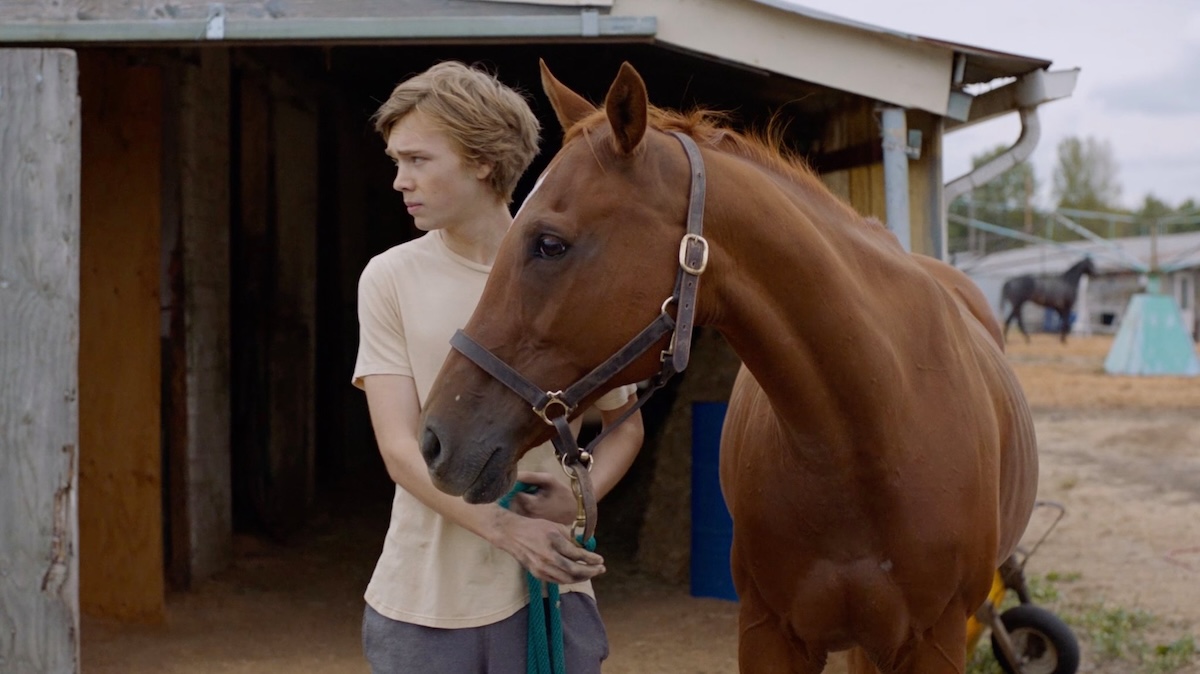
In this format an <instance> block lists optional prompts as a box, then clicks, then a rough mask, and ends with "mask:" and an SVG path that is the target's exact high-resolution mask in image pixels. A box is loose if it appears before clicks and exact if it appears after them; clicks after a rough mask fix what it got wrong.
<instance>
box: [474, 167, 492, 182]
mask: <svg viewBox="0 0 1200 674" xmlns="http://www.w3.org/2000/svg"><path fill="white" fill-rule="evenodd" d="M493 168H495V167H494V166H492V165H491V164H476V165H475V179H476V180H486V179H487V178H488V176H490V175H492V169H493Z"/></svg>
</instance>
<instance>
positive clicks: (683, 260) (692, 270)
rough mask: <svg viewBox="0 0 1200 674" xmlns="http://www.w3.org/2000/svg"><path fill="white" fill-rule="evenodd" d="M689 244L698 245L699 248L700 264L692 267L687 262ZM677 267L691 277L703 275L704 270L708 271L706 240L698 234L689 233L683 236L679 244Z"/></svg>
mask: <svg viewBox="0 0 1200 674" xmlns="http://www.w3.org/2000/svg"><path fill="white" fill-rule="evenodd" d="M691 243H698V244H700V246H701V251H700V264H699V265H696V266H692V264H691V263H690V262H688V245H689V244H691ZM679 266H680V268H682V269H683V270H684V271H685V272H687V273H689V274H691V275H692V276H699V275H701V274H703V273H704V270H705V269H708V240H707V239H705V238H704V237H703V236H700V235H699V234H693V233H691V232H688V233H687V234H684V235H683V239H682V240H681V241H680V242H679Z"/></svg>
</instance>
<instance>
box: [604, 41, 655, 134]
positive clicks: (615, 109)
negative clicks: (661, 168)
mask: <svg viewBox="0 0 1200 674" xmlns="http://www.w3.org/2000/svg"><path fill="white" fill-rule="evenodd" d="M649 105H650V103H649V101H648V100H647V96H646V83H645V82H643V81H642V76H641V75H639V74H638V72H637V71H636V70H634V69H633V66H631V65H629V62H628V61H626V62H625V63H622V64H621V71H620V72H619V73H617V79H615V80H613V83H612V86H611V87H609V89H608V95H607V96H605V97H604V112H605V113H606V114H607V115H608V123H609V124H611V125H612V129H613V136H614V137H615V138H616V140H617V148H618V149H620V150H621V152H623V153H625V154H629V153H630V152H633V149H634V148H636V147H637V146H638V143H641V142H642V137H643V136H645V135H646V123H647V108H648V107H649Z"/></svg>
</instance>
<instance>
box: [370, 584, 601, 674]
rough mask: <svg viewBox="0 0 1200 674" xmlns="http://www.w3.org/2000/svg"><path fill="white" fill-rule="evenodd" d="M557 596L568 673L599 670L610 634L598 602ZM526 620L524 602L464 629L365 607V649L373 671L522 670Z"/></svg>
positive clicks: (481, 673)
mask: <svg viewBox="0 0 1200 674" xmlns="http://www.w3.org/2000/svg"><path fill="white" fill-rule="evenodd" d="M560 600H561V602H562V603H561V606H562V626H563V651H564V655H565V656H566V662H567V674H599V672H600V662H601V661H602V660H604V659H605V658H607V657H608V635H607V634H605V632H604V623H603V622H601V621H600V612H599V611H598V610H597V609H596V602H595V601H594V600H593V599H592V598H591V597H589V596H587V595H586V594H583V593H582V592H567V593H565V594H563V595H561V597H560ZM528 624H529V607H528V606H526V607H525V608H523V609H521V610H520V611H518V612H517V613H515V614H514V615H512V616H510V617H509V618H506V619H504V620H501V621H500V622H498V623H494V624H491V625H484V626H483V627H470V628H463V629H438V628H436V627H424V626H421V625H413V624H411V623H403V622H399V621H396V620H392V619H391V618H387V617H385V616H382V615H380V614H379V612H378V611H376V610H375V609H373V608H371V607H370V606H368V607H367V608H366V610H365V611H364V612H363V653H364V654H365V655H366V656H367V662H369V663H370V664H371V672H372V673H373V674H405V673H407V672H414V673H419V674H525V648H526V646H525V642H526V633H527V629H528Z"/></svg>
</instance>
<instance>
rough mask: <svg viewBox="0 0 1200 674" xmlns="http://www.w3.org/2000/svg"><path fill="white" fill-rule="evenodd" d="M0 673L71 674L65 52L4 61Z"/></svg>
mask: <svg viewBox="0 0 1200 674" xmlns="http://www.w3.org/2000/svg"><path fill="white" fill-rule="evenodd" d="M0 110H3V118H4V122H3V124H0V671H4V672H53V673H60V672H77V671H79V562H78V556H77V550H78V540H79V538H78V526H77V520H76V502H77V491H76V485H77V481H76V475H77V462H76V457H77V447H78V436H79V431H78V409H79V408H78V403H77V393H76V391H77V384H78V379H77V376H78V375H77V348H78V341H79V155H80V118H79V99H78V96H77V80H76V61H75V54H74V52H71V51H68V50H0Z"/></svg>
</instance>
